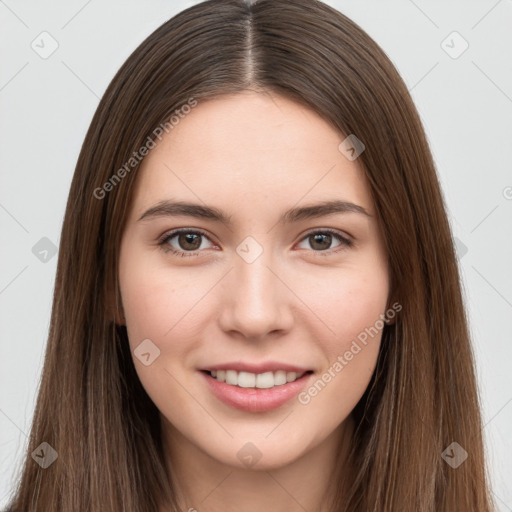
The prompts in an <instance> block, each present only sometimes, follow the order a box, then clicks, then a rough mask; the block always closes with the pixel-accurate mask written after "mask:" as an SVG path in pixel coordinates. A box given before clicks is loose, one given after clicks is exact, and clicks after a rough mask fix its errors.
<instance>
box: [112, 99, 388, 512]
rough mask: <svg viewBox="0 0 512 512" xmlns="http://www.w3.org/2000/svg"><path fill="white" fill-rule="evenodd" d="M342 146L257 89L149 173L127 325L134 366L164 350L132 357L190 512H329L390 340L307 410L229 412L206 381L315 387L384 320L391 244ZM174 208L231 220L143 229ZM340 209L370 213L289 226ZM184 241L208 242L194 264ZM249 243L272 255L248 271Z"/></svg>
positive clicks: (152, 156)
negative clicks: (312, 212)
mask: <svg viewBox="0 0 512 512" xmlns="http://www.w3.org/2000/svg"><path fill="white" fill-rule="evenodd" d="M344 138H345V137H344V136H343V135H342V134H340V133H339V132H338V131H336V130H335V129H334V128H333V127H332V126H331V125H329V124H328V123H326V122H325V121H324V120H323V119H322V118H321V117H319V116H318V115H317V114H316V113H315V112H314V111H312V110H310V109H308V108H307V107H304V106H302V105H299V104H297V103H295V102H293V101H291V100H289V99H287V98H284V97H282V96H278V95H270V94H268V93H258V92H254V91H250V92H244V93H241V94H236V95H229V96H223V97H219V98H216V99H213V100H208V101H204V102H200V103H199V104H198V105H197V106H196V107H195V108H194V109H192V111H191V112H190V113H189V114H188V115H187V116H186V117H185V118H184V119H181V120H180V122H179V124H178V125H176V126H175V127H174V128H173V130H172V131H170V132H169V133H168V134H166V135H165V136H164V137H163V139H162V141H161V142H159V143H158V145H157V146H156V148H154V149H153V150H151V151H150V153H149V154H148V155H147V156H146V158H145V159H144V161H143V163H142V164H141V168H140V170H139V172H140V174H139V175H138V177H137V183H136V189H135V194H134V198H133V203H132V205H131V210H130V212H129V215H128V218H127V222H126V226H125V230H124V233H123V237H122V243H121V252H120V261H119V279H120V290H121V297H122V305H123V313H122V314H123V317H122V318H123V321H124V322H125V323H126V326H127V331H128V336H129V340H130V347H131V350H132V354H133V350H135V349H136V348H137V346H138V345H139V344H140V343H141V342H142V341H143V340H145V339H150V340H151V342H152V343H153V344H154V345H155V346H157V347H158V349H159V350H160V354H159V356H158V357H157V358H156V359H154V361H153V362H152V363H151V364H150V365H148V366H146V365H144V364H142V363H141V361H140V360H139V358H138V357H135V356H134V364H135V367H136V370H137V373H138V376H139V378H140V380H141V382H142V385H143V386H144V388H145V390H146V391H147V393H148V395H149V396H150V397H151V399H152V400H153V402H154V403H155V404H156V406H157V407H158V409H159V411H160V412H161V420H162V425H163V431H164V448H165V450H166V456H167V460H168V463H169V465H171V464H172V468H173V474H174V475H175V479H176V490H177V493H178V496H179V499H180V502H181V506H182V508H183V510H190V509H192V510H194V509H195V510H198V511H200V512H203V511H211V512H213V511H220V510H222V511H223V512H229V511H241V510H243V511H244V512H251V511H261V510H265V511H268V512H273V511H282V510H287V511H292V512H293V511H299V510H300V511H303V510H304V509H306V510H316V511H318V510H327V508H326V504H325V502H326V498H327V497H328V496H329V490H330V489H332V488H333V482H332V481H331V478H332V474H333V471H334V464H335V462H336V460H337V459H338V457H341V458H343V457H344V456H345V453H346V449H347V448H348V447H349V445H350V436H351V434H352V430H353V423H352V420H351V416H350V413H351V411H352V410H353V408H354V406H355V405H356V404H357V402H358V401H359V399H360V398H361V396H362V395H363V393H364V391H365V389H366V388H367V386H368V383H369V380H370V377H371V375H372V372H373V370H374V368H375V364H376V360H377V355H378V351H379V346H380V338H381V332H379V334H378V335H376V336H374V337H373V338H372V339H371V341H370V342H369V343H368V344H367V345H366V346H364V347H363V348H362V350H361V351H360V352H359V353H357V355H355V356H354V357H353V359H352V360H350V361H348V362H347V364H346V365H345V366H344V367H343V370H342V371H340V372H338V373H337V374H336V376H335V378H333V379H332V380H331V381H330V382H329V383H328V384H327V385H326V386H325V387H324V388H323V389H322V390H321V391H320V392H319V393H318V394H317V395H316V396H315V397H314V398H312V399H311V401H310V402H309V403H308V404H307V405H304V404H301V403H299V402H298V400H297V397H295V398H293V399H292V400H290V401H289V402H287V403H286V404H285V405H283V406H281V407H279V408H277V409H275V410H271V411H267V412H247V411H240V410H237V409H234V408H232V407H230V406H228V405H226V404H224V403H222V402H221V401H219V400H218V399H217V398H216V397H215V396H214V395H213V394H212V393H211V391H210V390H209V388H208V386H207V385H206V384H205V379H204V378H203V376H202V375H201V374H200V373H199V371H198V368H201V367H203V368H204V367H205V366H207V365H213V364H220V363H224V362H230V361H235V360H242V361H247V362H256V363H259V362H263V361H269V360H275V361H280V362H287V363H290V364H296V365H299V366H301V367H306V368H310V369H311V370H313V371H314V374H313V376H312V377H311V379H312V381H311V383H314V382H315V381H316V380H317V379H318V378H321V377H322V374H324V373H325V372H327V371H328V368H329V367H332V365H333V363H334V362H335V361H336V360H337V357H338V356H340V355H341V356H343V354H345V352H346V351H347V350H348V349H349V348H350V346H351V343H352V342H353V341H354V339H356V337H357V335H358V334H360V333H361V332H362V331H364V329H365V328H368V327H370V326H373V325H374V324H375V322H376V321H377V320H378V319H379V318H380V317H379V315H381V314H384V313H385V311H386V309H387V307H388V303H387V300H388V293H389V279H388V264H387V254H386V251H385V246H384V241H383V239H382V235H381V233H380V230H379V226H378V222H377V218H376V214H375V209H374V204H373V201H372V198H371V195H370V189H369V185H368V183H367V181H366V178H365V176H364V173H363V170H362V167H361V165H360V164H359V162H358V160H357V159H356V160H354V161H350V160H348V159H347V158H346V157H345V156H344V155H343V154H342V153H341V152H340V151H339V150H338V146H339V144H340V143H341V142H342V141H343V140H344ZM171 199H172V200H181V201H189V202H194V203H197V204H201V205H204V204H207V205H208V206H213V207H216V208H218V209H221V210H223V211H225V213H226V214H227V215H231V222H232V224H231V225H226V224H224V223H222V222H218V221H215V220H211V219H199V218H192V217H187V216H184V215H180V216H163V215H162V216H158V217H148V218H146V219H143V220H139V219H140V217H141V215H142V214H143V213H144V212H145V211H146V210H148V209H149V208H151V207H152V206H154V205H155V204H157V203H159V202H160V201H163V200H171ZM331 199H343V200H345V201H349V202H351V203H355V204H357V205H360V206H362V207H364V208H365V209H366V210H367V212H368V213H369V214H370V215H369V216H366V215H363V214H361V213H356V212H345V213H335V214H331V215H324V216H322V217H319V218H313V219H303V220H299V221H296V222H293V223H288V224H286V223H279V222H278V219H279V216H280V215H281V214H282V213H283V212H284V211H286V210H288V209H290V208H293V207H300V206H306V205H310V204H314V203H317V202H320V201H323V200H331ZM176 228H190V229H192V230H200V231H202V232H204V233H205V234H206V237H201V238H199V241H200V242H201V244H200V246H199V243H198V244H197V247H199V248H196V249H193V250H192V252H195V253H196V255H195V256H187V257H182V256H179V255H174V254H172V253H171V252H169V251H167V252H166V251H165V250H163V247H164V246H159V245H158V242H159V239H160V238H161V237H162V235H164V234H165V233H168V232H169V231H171V230H172V229H176ZM327 228H330V229H333V230H335V231H336V232H337V233H339V234H340V235H341V236H344V237H345V238H348V239H349V240H351V241H352V242H353V244H352V245H351V246H350V247H348V246H345V245H343V244H342V243H341V242H340V241H339V240H338V239H336V238H335V237H334V236H333V237H332V239H331V240H329V239H327V241H324V242H323V245H322V241H321V240H320V242H321V243H320V244H318V243H317V244H315V239H314V238H313V237H312V236H310V235H311V232H312V231H314V232H320V234H321V233H322V232H324V231H322V230H325V229H327ZM324 233H325V232H324ZM247 236H251V237H253V238H254V239H255V240H256V241H257V242H258V244H259V245H260V246H261V248H262V249H263V252H262V253H261V254H260V255H259V257H257V258H256V259H255V261H253V262H251V263H248V262H247V261H245V260H244V259H243V258H242V257H241V256H240V255H239V253H237V247H238V246H239V245H240V243H241V242H242V241H243V240H244V239H245V238H246V237H247ZM186 242H187V241H186V240H183V237H182V238H181V239H180V237H179V236H175V237H174V238H172V239H170V240H168V241H167V242H166V246H167V247H168V248H169V247H170V248H174V249H176V250H181V251H183V252H186V249H187V247H188V248H189V250H190V245H189V246H187V245H186ZM322 248H324V249H323V250H322ZM248 442H251V443H252V444H253V445H254V446H256V447H257V449H258V451H259V453H260V454H261V458H260V459H259V461H258V462H257V463H256V464H255V465H253V466H251V467H248V466H247V465H246V464H244V463H243V462H242V461H241V460H240V459H239V458H238V457H237V453H238V452H239V450H240V449H241V448H242V447H243V446H244V445H245V444H246V443H248ZM338 454H339V455H338ZM171 461H172V463H171ZM349 470H350V468H348V467H347V471H349ZM164 510H166V509H165V508H163V507H162V508H161V511H162V512H163V511H164Z"/></svg>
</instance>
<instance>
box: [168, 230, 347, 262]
mask: <svg viewBox="0 0 512 512" xmlns="http://www.w3.org/2000/svg"><path fill="white" fill-rule="evenodd" d="M181 233H192V234H194V235H200V236H204V237H205V238H208V240H209V237H208V236H207V235H206V234H205V233H203V232H202V231H198V230H196V229H188V228H180V229H175V230H173V231H170V232H168V233H165V234H164V235H162V236H161V237H160V239H159V240H158V245H159V246H160V248H161V249H162V250H163V251H164V252H170V253H172V254H174V255H175V256H181V257H189V256H199V254H200V252H201V251H200V250H198V249H196V250H195V251H180V250H177V249H174V248H172V247H171V246H169V245H168V244H167V242H168V241H169V240H171V238H174V237H175V236H176V235H179V234H181ZM317 234H322V235H325V234H329V235H332V236H334V237H335V238H336V239H337V240H338V241H339V242H340V245H339V246H338V247H337V248H336V249H335V250H332V249H326V250H324V251H314V250H313V252H315V253H318V255H319V256H329V255H331V254H333V253H337V252H339V251H342V250H343V249H346V248H348V247H352V245H353V242H352V241H351V240H349V239H348V238H345V237H344V236H342V235H340V234H339V233H338V232H337V231H334V230H332V229H329V228H326V229H318V230H315V231H310V232H309V233H306V234H305V235H304V237H303V238H302V239H301V240H300V241H301V242H302V241H303V240H304V239H306V238H308V237H310V236H312V235H317ZM210 241H211V240H210Z"/></svg>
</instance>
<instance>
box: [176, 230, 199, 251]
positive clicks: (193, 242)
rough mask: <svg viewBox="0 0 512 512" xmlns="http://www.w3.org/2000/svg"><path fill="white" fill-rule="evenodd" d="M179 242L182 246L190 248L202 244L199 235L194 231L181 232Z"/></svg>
mask: <svg viewBox="0 0 512 512" xmlns="http://www.w3.org/2000/svg"><path fill="white" fill-rule="evenodd" d="M179 242H180V245H181V247H183V248H184V249H189V250H194V249H198V248H199V247H200V245H201V241H200V238H199V236H198V235H196V234H194V233H186V234H181V235H180V237H179ZM198 242H199V243H198Z"/></svg>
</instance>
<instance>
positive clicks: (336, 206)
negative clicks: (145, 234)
mask: <svg viewBox="0 0 512 512" xmlns="http://www.w3.org/2000/svg"><path fill="white" fill-rule="evenodd" d="M337 213H358V214H362V215H365V216H367V217H372V215H371V214H370V213H368V211H367V210H366V209H365V208H364V207H362V206H360V205H358V204H355V203H351V202H349V201H342V200H339V199H334V200H331V201H322V202H320V203H316V204H311V205H307V206H301V207H296V208H291V209H289V210H287V211H286V212H284V213H283V214H282V215H281V217H280V219H279V222H282V223H286V224H288V223H292V222H298V221H301V220H306V219H312V218H317V217H323V216H325V215H333V214H337ZM170 216H188V217H195V218H199V219H208V220H214V221H217V222H222V223H223V224H227V225H229V224H231V218H232V215H228V214H226V213H224V212H223V211H222V210H219V209H218V208H215V207H211V206H207V205H201V204H196V203H189V202H184V201H167V200H166V201H160V202H159V203H157V204H156V205H154V206H152V207H151V208H149V209H148V210H146V211H145V212H144V213H143V214H142V215H141V216H140V217H139V219H138V220H139V221H140V220H147V219H151V218H155V217H170Z"/></svg>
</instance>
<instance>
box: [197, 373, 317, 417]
mask: <svg viewBox="0 0 512 512" xmlns="http://www.w3.org/2000/svg"><path fill="white" fill-rule="evenodd" d="M200 373H201V374H202V375H203V377H204V378H205V379H206V382H207V384H208V386H209V387H210V390H211V391H212V393H213V394H214V395H215V396H216V397H217V398H218V399H219V400H220V401H221V402H224V403H225V404H227V405H229V406H231V407H234V408H235V409H240V410H242V411H249V412H265V411H271V410H272V409H277V408H278V407H281V406H282V405H284V404H285V403H286V402H288V401H289V400H291V399H292V398H293V397H294V396H296V395H297V394H298V393H299V392H300V391H301V390H302V389H303V388H304V387H305V386H306V384H307V382H308V380H309V379H310V377H311V376H312V375H313V374H312V373H305V374H304V375H303V376H302V377H300V379H297V380H295V381H293V382H288V383H286V384H282V385H281V386H274V387H273V388H267V389H259V388H241V387H239V386H232V385H230V384H226V383H225V382H220V381H218V380H217V379H215V378H213V377H212V376H211V375H210V374H209V373H207V372H204V371H201V372H200Z"/></svg>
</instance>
